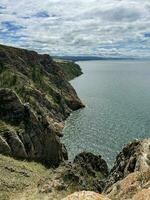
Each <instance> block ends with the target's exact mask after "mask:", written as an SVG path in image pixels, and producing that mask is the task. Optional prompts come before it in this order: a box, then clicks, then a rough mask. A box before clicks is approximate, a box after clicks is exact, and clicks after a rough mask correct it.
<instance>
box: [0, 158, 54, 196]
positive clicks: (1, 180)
mask: <svg viewBox="0 0 150 200" xmlns="http://www.w3.org/2000/svg"><path fill="white" fill-rule="evenodd" d="M51 173H52V172H51V171H50V170H48V169H46V168H45V167H44V166H42V165H41V164H37V163H35V162H26V161H17V160H15V159H13V158H10V157H6V156H2V155H0V199H1V200H9V199H11V198H12V197H13V196H15V195H17V194H19V193H22V192H24V191H28V190H29V191H30V190H32V189H34V188H36V187H37V184H38V181H39V180H40V179H41V178H47V177H51Z"/></svg>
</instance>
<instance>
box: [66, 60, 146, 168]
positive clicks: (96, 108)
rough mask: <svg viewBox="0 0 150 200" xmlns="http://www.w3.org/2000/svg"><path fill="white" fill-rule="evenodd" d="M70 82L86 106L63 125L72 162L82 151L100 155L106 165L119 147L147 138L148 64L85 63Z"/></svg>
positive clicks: (81, 64)
mask: <svg viewBox="0 0 150 200" xmlns="http://www.w3.org/2000/svg"><path fill="white" fill-rule="evenodd" d="M79 65H80V66H81V68H82V70H83V73H84V74H83V75H82V76H80V77H78V78H76V79H74V80H73V81H71V84H72V85H73V87H74V88H75V89H76V91H77V93H78V96H79V97H80V98H81V99H82V101H83V102H84V103H85V104H86V107H85V108H84V109H81V110H78V111H76V112H74V113H73V114H72V115H71V116H70V117H69V118H68V119H67V121H66V126H65V128H64V131H63V132H64V137H63V143H65V145H66V147H67V149H68V152H69V157H70V159H72V158H73V157H74V156H75V155H76V154H78V153H79V152H81V151H90V152H93V153H96V154H101V155H102V156H103V157H104V158H105V159H106V160H107V162H108V163H109V164H112V161H114V158H115V156H116V154H117V153H118V151H120V150H121V147H122V146H123V145H124V144H125V143H127V142H128V141H131V140H132V139H135V138H145V137H150V62H148V61H145V62H143V61H86V62H85V61H84V62H79Z"/></svg>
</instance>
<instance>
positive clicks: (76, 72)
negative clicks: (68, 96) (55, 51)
mask: <svg viewBox="0 0 150 200" xmlns="http://www.w3.org/2000/svg"><path fill="white" fill-rule="evenodd" d="M55 62H56V63H58V64H59V66H60V67H61V68H62V70H63V72H64V74H65V77H66V79H67V80H68V81H70V80H72V79H74V78H76V77H78V76H80V75H82V70H81V68H80V66H79V65H78V64H76V63H74V62H72V61H63V60H58V59H57V60H55Z"/></svg>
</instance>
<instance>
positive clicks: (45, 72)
mask: <svg viewBox="0 0 150 200" xmlns="http://www.w3.org/2000/svg"><path fill="white" fill-rule="evenodd" d="M66 65H67V63H66ZM66 79H67V78H66V77H65V74H64V72H63V70H62V67H60V66H59V64H58V63H56V62H55V61H53V60H52V58H51V57H50V56H49V55H40V54H38V53H36V52H34V51H28V50H24V49H18V48H13V47H7V46H3V45H0V153H2V154H5V155H11V156H13V157H16V158H26V159H29V160H35V161H40V162H42V163H44V164H46V165H48V166H50V165H53V166H54V165H55V166H58V164H59V163H60V162H61V161H63V160H65V159H67V158H68V157H67V151H66V148H65V146H64V145H62V144H61V143H60V139H59V138H60V137H62V133H61V132H62V129H63V127H64V120H65V119H66V118H67V117H68V116H69V114H70V113H71V112H72V111H73V110H77V109H79V108H82V107H83V106H84V105H83V104H82V102H81V101H80V99H79V98H78V97H77V94H76V92H75V90H74V89H73V88H72V86H71V85H70V84H69V82H68V81H67V80H66Z"/></svg>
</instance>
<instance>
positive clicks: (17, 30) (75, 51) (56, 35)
mask: <svg viewBox="0 0 150 200" xmlns="http://www.w3.org/2000/svg"><path fill="white" fill-rule="evenodd" d="M149 33H150V1H149V0H143V1H142V2H141V0H86V1H85V0H45V1H43V2H41V0H36V1H32V0H22V1H17V0H13V1H12V0H1V2H0V42H1V43H4V44H8V45H15V46H18V47H25V48H30V49H35V50H37V51H39V52H41V53H50V54H53V55H54V54H56V55H66V54H67V55H79V54H80V55H100V56H134V57H135V56H138V57H141V56H150V49H149V46H150V37H149Z"/></svg>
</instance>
